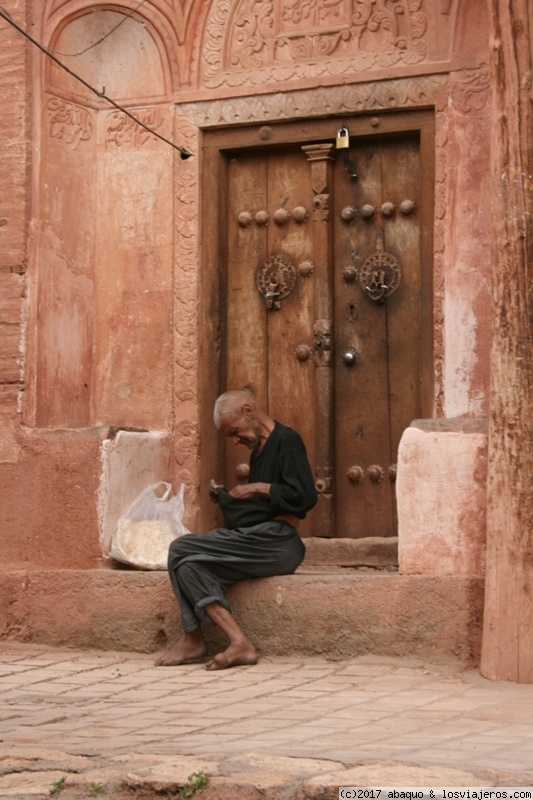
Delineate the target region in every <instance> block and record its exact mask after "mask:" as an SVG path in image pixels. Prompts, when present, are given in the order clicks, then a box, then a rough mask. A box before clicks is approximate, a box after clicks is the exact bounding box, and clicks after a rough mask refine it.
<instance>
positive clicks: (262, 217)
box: [255, 211, 269, 226]
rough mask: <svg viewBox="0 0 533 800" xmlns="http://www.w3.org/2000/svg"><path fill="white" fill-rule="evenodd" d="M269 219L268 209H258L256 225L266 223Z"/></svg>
mask: <svg viewBox="0 0 533 800" xmlns="http://www.w3.org/2000/svg"><path fill="white" fill-rule="evenodd" d="M268 220H269V214H268V211H258V212H257V214H256V215H255V224H256V225H260V226H263V225H266V224H267V222H268Z"/></svg>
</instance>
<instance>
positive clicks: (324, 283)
mask: <svg viewBox="0 0 533 800" xmlns="http://www.w3.org/2000/svg"><path fill="white" fill-rule="evenodd" d="M302 150H303V151H304V152H305V154H306V156H307V158H308V160H309V163H310V165H311V186H312V189H313V193H314V198H313V217H312V219H313V251H314V262H315V270H314V274H315V298H314V300H315V314H316V321H315V326H314V335H315V360H316V365H317V367H316V393H317V396H316V436H315V442H316V465H315V474H316V487H317V491H318V494H319V499H318V504H317V507H316V510H315V519H316V534H317V535H318V536H333V535H334V534H335V508H334V503H333V487H332V482H333V463H334V462H333V451H334V426H333V416H334V415H333V390H334V383H333V381H334V368H333V360H332V352H331V347H332V314H333V292H332V289H333V287H332V273H333V270H332V268H331V262H332V226H331V220H330V213H329V211H330V210H329V198H330V188H331V179H332V171H333V160H334V156H333V152H334V146H333V145H332V144H312V145H305V146H304V147H302Z"/></svg>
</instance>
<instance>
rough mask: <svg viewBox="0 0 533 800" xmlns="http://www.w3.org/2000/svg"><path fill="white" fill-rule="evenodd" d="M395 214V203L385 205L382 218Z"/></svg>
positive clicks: (382, 207) (382, 208) (382, 209)
mask: <svg viewBox="0 0 533 800" xmlns="http://www.w3.org/2000/svg"><path fill="white" fill-rule="evenodd" d="M393 214H394V203H383V205H382V206H381V216H382V217H392V215H393Z"/></svg>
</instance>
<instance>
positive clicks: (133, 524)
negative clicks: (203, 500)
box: [109, 481, 189, 569]
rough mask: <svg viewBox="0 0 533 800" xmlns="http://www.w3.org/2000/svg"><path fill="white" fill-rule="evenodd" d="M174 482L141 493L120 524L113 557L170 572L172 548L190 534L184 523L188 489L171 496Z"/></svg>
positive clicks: (162, 483)
mask: <svg viewBox="0 0 533 800" xmlns="http://www.w3.org/2000/svg"><path fill="white" fill-rule="evenodd" d="M171 489H172V487H171V485H170V483H165V482H164V481H159V483H153V484H152V485H151V486H148V487H147V488H146V489H143V491H142V492H141V493H140V495H139V496H138V497H137V498H136V499H135V500H134V501H133V503H132V504H131V505H130V506H129V507H128V508H127V509H126V511H125V512H124V513H123V514H122V516H121V517H120V519H119V521H118V525H117V530H116V532H115V535H114V536H113V538H112V540H111V549H110V551H109V555H110V556H111V558H114V559H116V560H117V561H122V562H123V563H124V564H132V565H133V566H135V567H141V568H143V569H166V567H167V557H168V548H169V545H170V543H171V542H172V541H173V540H174V539H176V538H177V537H178V536H182V535H183V534H185V533H189V531H188V530H187V528H186V527H185V525H184V524H183V511H184V502H183V494H184V491H185V486H184V485H183V484H181V486H180V488H179V490H178V492H177V493H176V494H175V495H174V497H170V492H171Z"/></svg>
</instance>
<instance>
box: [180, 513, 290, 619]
mask: <svg viewBox="0 0 533 800" xmlns="http://www.w3.org/2000/svg"><path fill="white" fill-rule="evenodd" d="M304 556H305V545H304V543H303V542H302V540H301V539H300V537H299V535H298V532H297V531H296V530H295V529H294V528H293V527H292V525H289V523H288V522H285V521H283V520H271V521H270V522H262V523H261V524H259V525H254V526H253V527H251V528H237V529H236V530H228V529H227V528H216V529H215V530H213V531H209V533H205V534H195V533H189V534H186V535H185V536H180V537H178V538H177V539H175V540H174V541H173V542H172V544H171V545H170V548H169V551H168V572H169V575H170V580H171V581H172V588H173V589H174V593H175V595H176V598H177V600H178V603H179V606H180V610H181V621H182V626H183V630H184V632H186V633H190V632H191V631H193V630H195V629H196V628H198V627H199V625H200V623H201V622H211V620H210V619H209V617H208V616H207V614H206V613H205V611H204V610H203V608H204V606H206V605H208V604H209V603H219V604H220V605H221V606H223V607H224V608H226V609H227V610H228V611H231V608H230V605H229V603H228V601H227V600H226V598H225V597H224V593H225V591H226V590H227V589H228V588H229V587H230V586H232V585H233V584H234V583H237V582H238V581H242V580H246V579H247V578H267V577H269V576H271V575H290V574H291V573H292V572H294V570H295V569H296V568H297V567H298V566H299V565H300V564H301V563H302V561H303V559H304Z"/></svg>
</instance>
